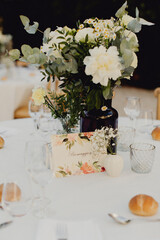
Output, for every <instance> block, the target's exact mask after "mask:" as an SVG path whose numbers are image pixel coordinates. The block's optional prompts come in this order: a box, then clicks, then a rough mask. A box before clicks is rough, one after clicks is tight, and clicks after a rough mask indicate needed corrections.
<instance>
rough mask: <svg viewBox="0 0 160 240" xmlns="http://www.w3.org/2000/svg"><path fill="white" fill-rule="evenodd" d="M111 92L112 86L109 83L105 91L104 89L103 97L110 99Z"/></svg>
mask: <svg viewBox="0 0 160 240" xmlns="http://www.w3.org/2000/svg"><path fill="white" fill-rule="evenodd" d="M110 91H111V84H110V82H109V83H108V86H107V87H104V89H103V97H104V98H105V99H108V98H109V96H110Z"/></svg>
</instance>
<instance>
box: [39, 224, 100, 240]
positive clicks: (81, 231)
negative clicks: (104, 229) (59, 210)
mask: <svg viewBox="0 0 160 240" xmlns="http://www.w3.org/2000/svg"><path fill="white" fill-rule="evenodd" d="M58 223H64V224H66V227H67V233H68V234H67V237H68V238H67V240H102V239H103V238H102V233H101V232H100V229H99V227H98V225H97V224H96V223H94V222H93V221H90V220H88V221H74V222H73V221H72V222H71V221H67V222H59V221H55V220H53V219H43V220H40V221H39V224H38V229H37V234H36V240H46V239H47V240H57V237H56V228H57V224H58Z"/></svg>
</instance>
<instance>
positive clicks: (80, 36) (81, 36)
mask: <svg viewBox="0 0 160 240" xmlns="http://www.w3.org/2000/svg"><path fill="white" fill-rule="evenodd" d="M93 31H94V29H93V28H83V29H80V30H79V31H78V32H77V33H76V35H75V40H76V41H77V42H79V41H81V42H84V41H85V38H86V36H87V35H88V42H94V40H95V36H94V33H93Z"/></svg>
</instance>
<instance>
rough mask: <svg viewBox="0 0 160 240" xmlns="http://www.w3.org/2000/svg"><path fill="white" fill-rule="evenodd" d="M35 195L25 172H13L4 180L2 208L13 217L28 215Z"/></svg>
mask: <svg viewBox="0 0 160 240" xmlns="http://www.w3.org/2000/svg"><path fill="white" fill-rule="evenodd" d="M32 201H33V195H32V191H31V183H30V179H29V178H28V176H27V174H26V173H25V172H17V171H16V172H12V173H10V174H9V175H8V176H7V177H6V178H5V179H4V185H3V192H2V207H3V209H4V210H6V211H7V212H9V214H10V215H11V216H13V217H20V216H24V215H26V214H27V213H28V212H29V210H30V209H31V206H32Z"/></svg>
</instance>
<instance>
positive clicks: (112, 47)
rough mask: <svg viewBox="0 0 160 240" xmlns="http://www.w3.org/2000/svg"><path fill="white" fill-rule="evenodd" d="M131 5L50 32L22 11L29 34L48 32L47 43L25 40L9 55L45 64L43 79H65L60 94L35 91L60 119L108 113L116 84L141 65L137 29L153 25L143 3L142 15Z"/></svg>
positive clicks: (71, 123) (45, 34)
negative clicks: (144, 16) (33, 44)
mask: <svg viewBox="0 0 160 240" xmlns="http://www.w3.org/2000/svg"><path fill="white" fill-rule="evenodd" d="M127 7H128V6H127V2H125V3H124V4H123V5H122V7H121V8H120V9H119V10H118V11H117V12H116V14H115V17H111V18H110V19H98V18H89V19H86V20H85V21H84V22H83V23H80V22H78V23H77V28H73V29H71V28H69V27H67V26H65V27H57V28H56V29H55V30H54V31H51V29H50V28H47V29H46V30H45V31H44V32H42V31H40V30H39V28H38V27H39V24H38V23H37V22H34V24H33V25H30V20H29V19H28V18H27V17H25V16H22V15H21V16H20V18H21V21H22V23H23V25H24V28H25V30H26V31H27V32H28V33H30V34H34V33H35V32H36V31H39V32H41V33H43V42H42V46H41V47H40V48H37V47H35V48H31V47H30V46H29V45H26V44H24V45H22V47H21V53H20V51H19V50H18V49H14V50H11V51H10V52H9V54H10V56H11V57H12V59H14V60H18V59H20V60H22V61H25V62H29V63H31V64H36V65H37V66H38V67H41V68H42V74H43V78H42V79H47V81H49V80H50V78H51V76H52V77H53V81H54V79H55V78H54V77H55V76H56V77H57V78H58V79H59V88H60V89H61V90H62V92H61V93H60V94H58V95H57V94H56V93H55V92H50V93H47V92H46V91H45V90H44V89H42V88H40V87H39V88H38V89H34V90H33V99H34V100H35V102H37V104H42V103H44V104H46V105H47V106H48V107H49V108H50V109H51V112H52V114H53V115H54V116H55V117H56V118H61V119H67V124H68V128H69V127H71V126H74V125H75V124H76V123H77V121H78V120H79V118H80V117H85V115H86V112H90V111H92V112H96V111H97V110H99V109H101V110H102V111H103V112H105V111H106V110H107V108H108V106H106V100H108V99H112V95H113V89H114V88H115V87H116V86H117V85H120V84H121V80H123V79H124V78H127V79H130V77H131V76H132V75H133V72H134V69H135V68H136V67H137V62H138V60H137V55H136V52H137V51H138V48H139V44H138V38H137V35H136V33H138V32H139V31H140V30H141V28H142V25H153V24H152V23H150V22H147V21H146V20H144V19H142V18H140V17H139V11H138V9H137V8H136V16H135V17H131V16H130V15H128V12H127V10H126V9H127ZM109 114H110V113H109ZM110 115H112V114H110ZM110 115H107V117H106V118H108V116H110ZM95 119H96V120H97V119H98V118H95ZM90 125H91V124H90ZM111 125H112V124H111ZM100 127H102V126H100ZM91 130H94V129H91Z"/></svg>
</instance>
